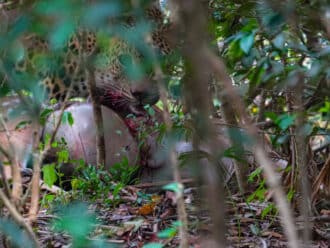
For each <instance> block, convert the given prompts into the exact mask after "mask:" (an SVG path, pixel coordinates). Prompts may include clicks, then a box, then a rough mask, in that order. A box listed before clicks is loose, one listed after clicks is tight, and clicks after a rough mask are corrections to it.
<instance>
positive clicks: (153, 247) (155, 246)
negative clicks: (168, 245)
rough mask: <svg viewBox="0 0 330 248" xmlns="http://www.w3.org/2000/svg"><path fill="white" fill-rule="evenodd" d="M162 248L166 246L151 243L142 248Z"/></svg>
mask: <svg viewBox="0 0 330 248" xmlns="http://www.w3.org/2000/svg"><path fill="white" fill-rule="evenodd" d="M162 247H164V245H163V244H161V243H149V244H146V245H144V246H142V248H162Z"/></svg>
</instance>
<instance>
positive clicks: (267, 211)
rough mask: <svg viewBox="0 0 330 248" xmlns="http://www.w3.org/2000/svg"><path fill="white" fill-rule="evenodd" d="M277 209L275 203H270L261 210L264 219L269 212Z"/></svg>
mask: <svg viewBox="0 0 330 248" xmlns="http://www.w3.org/2000/svg"><path fill="white" fill-rule="evenodd" d="M274 209H275V206H274V204H272V203H270V204H268V206H267V207H265V208H264V209H263V210H262V212H261V218H262V219H264V218H265V217H266V216H267V215H268V214H269V213H271V212H272V211H273V210H274Z"/></svg>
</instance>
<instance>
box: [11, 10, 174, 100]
mask: <svg viewBox="0 0 330 248" xmlns="http://www.w3.org/2000/svg"><path fill="white" fill-rule="evenodd" d="M145 15H146V18H147V19H148V20H151V21H152V23H153V25H154V27H155V28H154V29H153V31H152V33H151V34H150V37H151V45H152V46H153V47H155V48H156V49H158V51H160V52H161V54H163V55H164V54H169V53H170V52H171V48H170V44H169V42H168V41H167V39H166V32H167V29H168V24H164V22H163V21H164V16H163V13H162V11H161V10H160V9H159V8H157V7H155V6H152V7H150V8H148V9H147V10H146V12H145ZM133 19H134V18H133ZM133 22H134V21H133ZM131 23H132V21H131V20H130V22H126V23H125V24H124V25H125V28H128V29H129V30H128V31H130V30H131V31H132V32H134V25H132V24H131ZM99 36H100V37H101V38H100V39H99ZM21 42H22V44H23V47H24V48H25V51H26V52H25V55H24V57H23V58H21V60H19V61H18V62H17V63H16V65H15V68H16V72H18V73H20V72H29V73H33V74H34V75H36V76H37V78H38V80H39V82H40V83H41V85H42V86H44V88H45V91H46V93H47V94H48V98H55V99H58V100H63V99H64V98H65V96H66V94H67V93H68V91H69V92H70V96H71V97H87V96H88V94H89V91H88V87H87V86H88V78H89V77H88V72H87V70H86V69H85V68H86V67H85V66H84V65H83V64H82V60H83V58H86V57H87V58H90V57H91V56H92V57H93V61H94V63H93V65H94V68H95V81H96V85H97V86H100V87H102V85H104V86H106V87H107V89H108V88H109V85H110V86H113V87H114V88H115V89H117V90H118V89H120V90H122V91H123V92H124V93H125V94H126V95H127V97H128V99H131V100H134V101H139V102H140V103H141V104H154V103H155V102H156V101H157V100H158V95H157V91H156V90H155V89H154V88H153V87H156V86H155V85H153V86H149V85H148V87H146V88H143V89H142V90H140V91H141V92H142V93H141V92H138V93H137V94H136V95H138V96H140V97H141V98H140V99H136V97H134V95H135V94H134V93H135V92H134V91H132V89H131V85H130V80H129V78H128V77H127V76H126V75H125V73H124V68H123V65H122V63H121V61H120V57H121V56H122V55H127V54H129V55H130V56H131V57H132V58H133V61H134V63H138V62H139V60H141V55H140V54H139V53H138V52H137V49H135V48H134V46H132V45H128V43H127V42H126V41H124V39H122V38H120V37H116V36H110V37H106V39H104V35H103V34H102V33H101V35H100V33H98V32H97V31H95V32H92V31H88V30H86V29H81V30H78V31H77V32H76V33H75V34H74V35H72V37H71V38H70V39H69V41H68V42H67V45H65V47H64V48H63V49H62V50H61V51H62V52H60V53H57V52H56V53H53V52H51V50H50V47H49V44H48V42H46V41H45V40H44V39H42V38H40V37H38V36H36V35H34V34H30V35H26V36H24V37H23V38H22V39H21ZM104 43H105V44H106V46H105V45H104ZM149 76H150V75H149ZM141 81H143V82H144V83H145V82H148V83H149V82H151V81H152V79H151V76H150V77H147V78H143V79H141ZM118 85H119V87H118ZM150 85H151V84H150ZM144 91H146V92H144ZM149 92H150V94H153V95H150V94H149Z"/></svg>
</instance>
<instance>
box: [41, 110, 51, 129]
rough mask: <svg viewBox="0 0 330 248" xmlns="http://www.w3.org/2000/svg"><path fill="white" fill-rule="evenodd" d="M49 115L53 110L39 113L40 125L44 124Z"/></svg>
mask: <svg viewBox="0 0 330 248" xmlns="http://www.w3.org/2000/svg"><path fill="white" fill-rule="evenodd" d="M51 113H53V110H52V109H50V108H46V109H44V110H43V111H42V112H41V114H40V118H39V120H40V123H41V125H45V124H46V121H47V119H48V117H49V116H50V115H51Z"/></svg>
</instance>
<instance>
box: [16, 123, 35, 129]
mask: <svg viewBox="0 0 330 248" xmlns="http://www.w3.org/2000/svg"><path fill="white" fill-rule="evenodd" d="M31 123H32V121H21V122H19V123H18V124H17V125H16V127H15V130H21V129H24V128H26V127H27V126H29V125H30V124H31Z"/></svg>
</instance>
